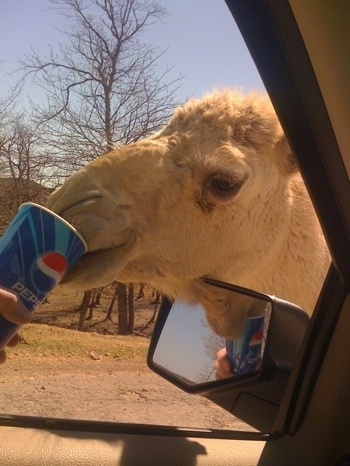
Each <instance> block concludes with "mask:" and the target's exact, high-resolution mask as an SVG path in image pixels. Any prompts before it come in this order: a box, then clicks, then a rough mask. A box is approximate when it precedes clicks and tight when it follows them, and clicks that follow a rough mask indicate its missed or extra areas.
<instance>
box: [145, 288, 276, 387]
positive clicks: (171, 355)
mask: <svg viewBox="0 0 350 466" xmlns="http://www.w3.org/2000/svg"><path fill="white" fill-rule="evenodd" d="M229 293H231V294H232V295H234V294H237V295H238V293H235V292H234V291H229ZM238 296H241V295H238ZM247 299H248V300H249V302H250V304H251V308H252V309H253V308H255V309H256V308H259V309H260V312H261V315H259V316H256V317H252V318H250V319H249V318H248V319H247V324H248V325H247V326H246V328H245V331H244V333H243V335H242V337H241V338H238V339H236V340H233V341H229V340H225V339H224V338H222V337H219V336H217V335H216V334H215V333H214V332H213V331H212V330H211V328H210V327H209V325H208V323H207V321H206V318H205V311H204V308H203V306H202V305H201V304H195V305H192V306H191V305H188V304H186V303H184V302H182V301H175V302H174V303H173V304H172V305H171V312H169V314H168V317H167V320H166V323H165V325H164V327H163V330H162V333H161V335H160V337H159V340H158V343H157V346H156V349H155V351H154V355H153V363H154V364H156V365H157V366H159V367H162V368H164V369H166V370H167V371H168V372H171V373H172V374H173V375H174V377H178V378H179V379H181V380H182V381H183V382H184V383H185V384H188V385H198V384H203V383H207V382H210V381H214V380H216V374H215V371H214V362H215V360H216V355H217V353H218V351H219V350H221V349H222V348H226V349H227V354H228V358H229V360H230V361H231V365H232V366H233V370H234V369H236V370H234V371H235V373H236V374H244V375H248V374H253V373H255V372H257V371H258V369H259V366H260V365H261V364H260V363H261V359H262V356H263V353H264V348H265V340H266V332H267V328H268V322H269V318H270V313H271V307H272V304H271V302H270V301H265V300H263V299H260V298H256V297H251V296H248V297H247ZM252 324H253V325H252ZM256 324H258V325H256Z"/></svg>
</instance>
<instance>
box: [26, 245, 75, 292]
mask: <svg viewBox="0 0 350 466" xmlns="http://www.w3.org/2000/svg"><path fill="white" fill-rule="evenodd" d="M66 269H67V261H66V259H65V257H63V256H62V255H61V254H58V253H57V252H50V253H47V254H44V255H43V256H41V257H39V258H38V259H37V261H36V264H35V265H34V267H33V271H32V277H33V281H34V283H35V285H36V286H37V288H38V289H39V290H40V291H42V292H44V293H47V292H49V291H51V290H52V288H53V287H54V286H55V285H56V284H57V283H59V282H60V280H61V279H62V277H63V275H64V273H65V271H66Z"/></svg>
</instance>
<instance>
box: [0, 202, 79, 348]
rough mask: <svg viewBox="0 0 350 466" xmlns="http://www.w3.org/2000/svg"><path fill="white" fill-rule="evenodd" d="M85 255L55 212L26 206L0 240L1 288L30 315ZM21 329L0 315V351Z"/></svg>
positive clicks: (73, 231)
mask: <svg viewBox="0 0 350 466" xmlns="http://www.w3.org/2000/svg"><path fill="white" fill-rule="evenodd" d="M86 251H87V246H86V243H85V241H84V239H83V238H82V237H81V236H80V235H79V233H78V232H77V231H76V229H75V228H74V227H73V226H72V225H70V224H69V223H68V222H66V221H65V220H64V219H62V218H61V217H59V216H58V215H57V214H55V213H54V212H51V211H50V210H48V209H46V208H45V207H42V206H40V205H37V204H34V203H31V202H27V203H25V204H22V205H21V206H20V209H19V211H18V213H17V215H16V216H15V218H14V219H13V221H12V223H11V224H10V226H9V227H8V229H7V230H6V231H5V233H4V235H3V236H2V238H1V239H0V286H3V287H6V288H9V289H10V290H13V291H14V292H15V293H17V295H18V296H19V298H20V299H21V301H22V303H23V304H24V306H25V307H26V308H27V309H28V310H29V311H31V312H34V310H35V309H36V308H37V307H38V306H39V305H40V304H41V303H42V302H43V301H44V299H45V298H46V297H47V296H48V294H49V293H50V292H51V291H52V290H53V288H54V287H55V286H56V285H57V284H58V283H59V282H60V281H61V279H62V278H63V277H64V276H65V275H66V273H67V272H68V271H69V270H70V269H71V268H72V267H73V265H74V264H75V263H76V262H77V261H78V260H79V259H80V257H81V256H82V255H83V254H84V253H85V252H86ZM19 328H20V325H17V324H13V323H12V322H8V321H7V320H6V319H5V318H4V317H2V316H1V314H0V349H3V348H4V347H5V346H6V344H7V343H8V342H9V341H10V340H11V338H12V337H13V335H15V334H16V333H17V331H18V329H19Z"/></svg>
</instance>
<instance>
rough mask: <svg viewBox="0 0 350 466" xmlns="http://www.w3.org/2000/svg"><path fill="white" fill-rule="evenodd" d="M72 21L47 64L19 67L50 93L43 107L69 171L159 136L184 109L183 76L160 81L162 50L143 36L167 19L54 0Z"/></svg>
mask: <svg viewBox="0 0 350 466" xmlns="http://www.w3.org/2000/svg"><path fill="white" fill-rule="evenodd" d="M51 3H52V4H53V5H54V6H55V7H56V8H58V9H59V10H60V11H61V12H62V14H63V15H65V17H66V19H67V30H65V31H62V33H63V34H64V35H65V38H66V40H67V42H66V43H65V44H60V45H59V48H58V50H56V49H55V48H51V51H50V54H49V56H48V57H46V58H43V57H41V56H39V55H38V54H37V53H36V52H34V51H33V52H32V53H31V55H29V56H26V57H25V59H24V60H23V61H22V63H21V69H22V71H23V72H24V78H23V79H25V78H27V77H28V76H32V78H33V79H34V81H35V82H36V83H37V84H38V85H39V86H41V87H42V88H43V89H44V90H45V91H46V92H47V98H48V100H47V105H45V106H41V107H37V108H36V110H37V118H38V121H39V122H40V123H41V124H43V125H44V126H45V134H46V136H47V143H48V144H49V145H50V149H51V152H52V154H55V156H56V159H58V160H61V161H62V165H61V167H62V168H64V169H66V170H68V171H71V170H72V168H76V167H77V166H81V165H84V164H85V163H86V162H87V161H89V160H92V159H94V158H96V157H97V156H99V155H101V154H102V153H105V152H106V151H108V150H110V149H111V148H113V147H116V146H118V145H120V144H127V143H130V142H133V141H136V140H138V139H139V138H142V137H144V136H146V135H147V134H149V133H151V132H154V131H156V130H158V129H159V128H160V127H161V126H163V125H164V123H165V121H166V120H167V119H168V118H169V115H170V114H171V113H172V111H173V109H174V107H175V106H176V105H178V104H179V102H177V101H176V100H175V93H176V91H177V89H178V87H179V82H180V81H181V79H182V78H181V77H178V78H177V79H175V80H172V81H170V82H167V81H166V79H167V77H168V73H169V71H170V70H169V69H167V70H165V71H164V72H163V73H162V74H161V75H160V76H158V75H157V71H158V70H157V60H158V58H159V57H160V55H161V54H162V52H159V51H158V49H157V48H155V47H153V46H150V45H146V44H144V43H142V41H141V39H142V34H143V33H144V31H146V30H147V28H148V27H150V26H151V25H152V24H153V23H154V22H156V21H160V20H162V19H163V18H164V17H165V16H166V15H167V12H166V10H165V9H164V8H162V7H161V6H160V5H159V4H158V3H157V2H153V1H138V0H51Z"/></svg>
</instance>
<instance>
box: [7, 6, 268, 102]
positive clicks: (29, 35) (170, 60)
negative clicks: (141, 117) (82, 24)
mask: <svg viewBox="0 0 350 466" xmlns="http://www.w3.org/2000/svg"><path fill="white" fill-rule="evenodd" d="M158 1H159V3H160V4H162V5H163V6H165V7H166V9H167V10H168V12H169V13H170V16H169V17H168V18H167V19H166V20H165V22H164V23H159V24H155V25H153V26H152V27H151V28H150V29H149V31H148V33H147V36H145V39H146V41H147V42H149V43H150V44H152V45H154V46H157V47H159V50H165V49H167V51H166V53H165V54H164V56H163V57H162V58H161V60H160V61H159V66H160V69H165V68H166V66H168V67H173V68H174V70H173V76H174V77H176V76H178V75H179V74H181V75H183V76H184V80H183V84H182V87H181V89H180V90H179V92H178V99H179V100H185V99H186V98H187V97H189V96H194V97H200V96H201V95H202V94H203V93H204V92H207V91H210V90H211V89H212V88H213V87H215V86H218V87H237V86H239V87H242V88H243V89H244V90H246V91H249V90H253V89H254V90H263V89H264V87H263V84H262V82H261V80H260V77H259V75H258V72H257V71H256V68H255V66H254V64H253V62H252V60H251V58H250V55H249V53H248V51H247V49H246V46H245V44H244V42H243V40H242V38H241V36H240V33H239V31H238V29H237V27H236V25H235V22H234V20H233V18H232V16H231V14H230V12H229V10H228V8H227V6H226V4H225V2H224V0H158ZM49 6H50V2H49V1H48V0H26V1H24V0H11V1H2V2H1V15H0V85H1V90H2V92H4V91H5V90H6V88H7V87H9V86H10V85H11V83H13V82H14V80H15V78H14V77H11V76H8V73H10V72H11V71H13V70H14V69H15V68H16V66H17V60H18V58H19V57H21V56H23V55H24V54H25V53H28V52H30V48H31V47H33V48H34V49H36V50H38V51H40V52H41V53H42V54H43V55H46V54H47V52H48V50H49V44H51V45H55V44H57V43H58V42H59V41H60V40H62V35H61V33H60V32H59V31H57V29H56V28H55V26H57V27H64V23H63V20H62V17H61V16H60V14H59V13H58V12H57V11H55V10H50V9H49ZM29 92H30V93H31V92H32V93H33V95H32V97H33V96H34V97H36V96H37V95H38V94H37V93H38V92H39V91H38V90H36V89H35V90H34V89H29Z"/></svg>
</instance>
